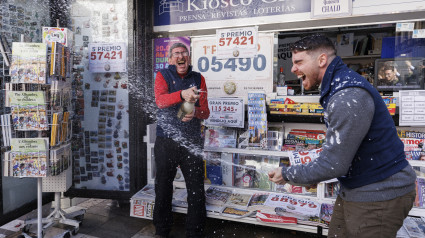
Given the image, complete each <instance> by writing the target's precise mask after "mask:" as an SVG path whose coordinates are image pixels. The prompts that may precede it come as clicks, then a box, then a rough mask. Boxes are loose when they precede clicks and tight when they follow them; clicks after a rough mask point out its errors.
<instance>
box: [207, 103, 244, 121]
mask: <svg viewBox="0 0 425 238" xmlns="http://www.w3.org/2000/svg"><path fill="white" fill-rule="evenodd" d="M208 107H209V109H210V117H209V118H208V119H207V120H205V125H207V126H226V127H239V128H244V122H245V108H244V101H243V99H242V98H209V99H208Z"/></svg>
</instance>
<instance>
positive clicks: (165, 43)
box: [153, 36, 190, 76]
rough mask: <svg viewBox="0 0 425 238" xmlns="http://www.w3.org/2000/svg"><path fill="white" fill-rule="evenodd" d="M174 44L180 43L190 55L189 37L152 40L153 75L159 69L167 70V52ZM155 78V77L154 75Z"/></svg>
mask: <svg viewBox="0 0 425 238" xmlns="http://www.w3.org/2000/svg"><path fill="white" fill-rule="evenodd" d="M175 43H182V44H184V45H186V47H187V49H188V50H189V53H190V38H189V37H186V36H185V37H170V38H157V39H155V40H154V43H153V44H154V49H155V52H154V62H155V63H154V69H153V71H154V73H155V74H156V73H157V72H158V71H160V70H161V69H166V68H168V51H169V50H170V47H171V46H172V45H173V44H175ZM155 76H156V75H155Z"/></svg>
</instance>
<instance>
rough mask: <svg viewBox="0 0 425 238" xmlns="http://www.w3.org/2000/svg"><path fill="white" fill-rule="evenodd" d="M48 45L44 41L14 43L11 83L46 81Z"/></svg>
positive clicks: (40, 82) (41, 82)
mask: <svg viewBox="0 0 425 238" xmlns="http://www.w3.org/2000/svg"><path fill="white" fill-rule="evenodd" d="M46 70H47V45H46V44H43V43H24V42H13V43H12V63H11V65H10V82H11V83H34V84H45V83H46Z"/></svg>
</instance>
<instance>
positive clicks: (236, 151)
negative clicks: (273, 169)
mask: <svg viewBox="0 0 425 238" xmlns="http://www.w3.org/2000/svg"><path fill="white" fill-rule="evenodd" d="M204 151H206V152H221V153H233V154H250V155H265V156H277V157H288V152H286V151H270V150H249V149H238V148H216V147H205V148H204Z"/></svg>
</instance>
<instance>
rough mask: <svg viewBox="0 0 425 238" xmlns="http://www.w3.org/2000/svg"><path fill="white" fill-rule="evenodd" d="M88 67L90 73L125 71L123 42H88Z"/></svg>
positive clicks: (124, 46)
mask: <svg viewBox="0 0 425 238" xmlns="http://www.w3.org/2000/svg"><path fill="white" fill-rule="evenodd" d="M89 69H90V72H92V73H106V72H127V48H126V45H125V43H123V42H122V43H90V44H89Z"/></svg>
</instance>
